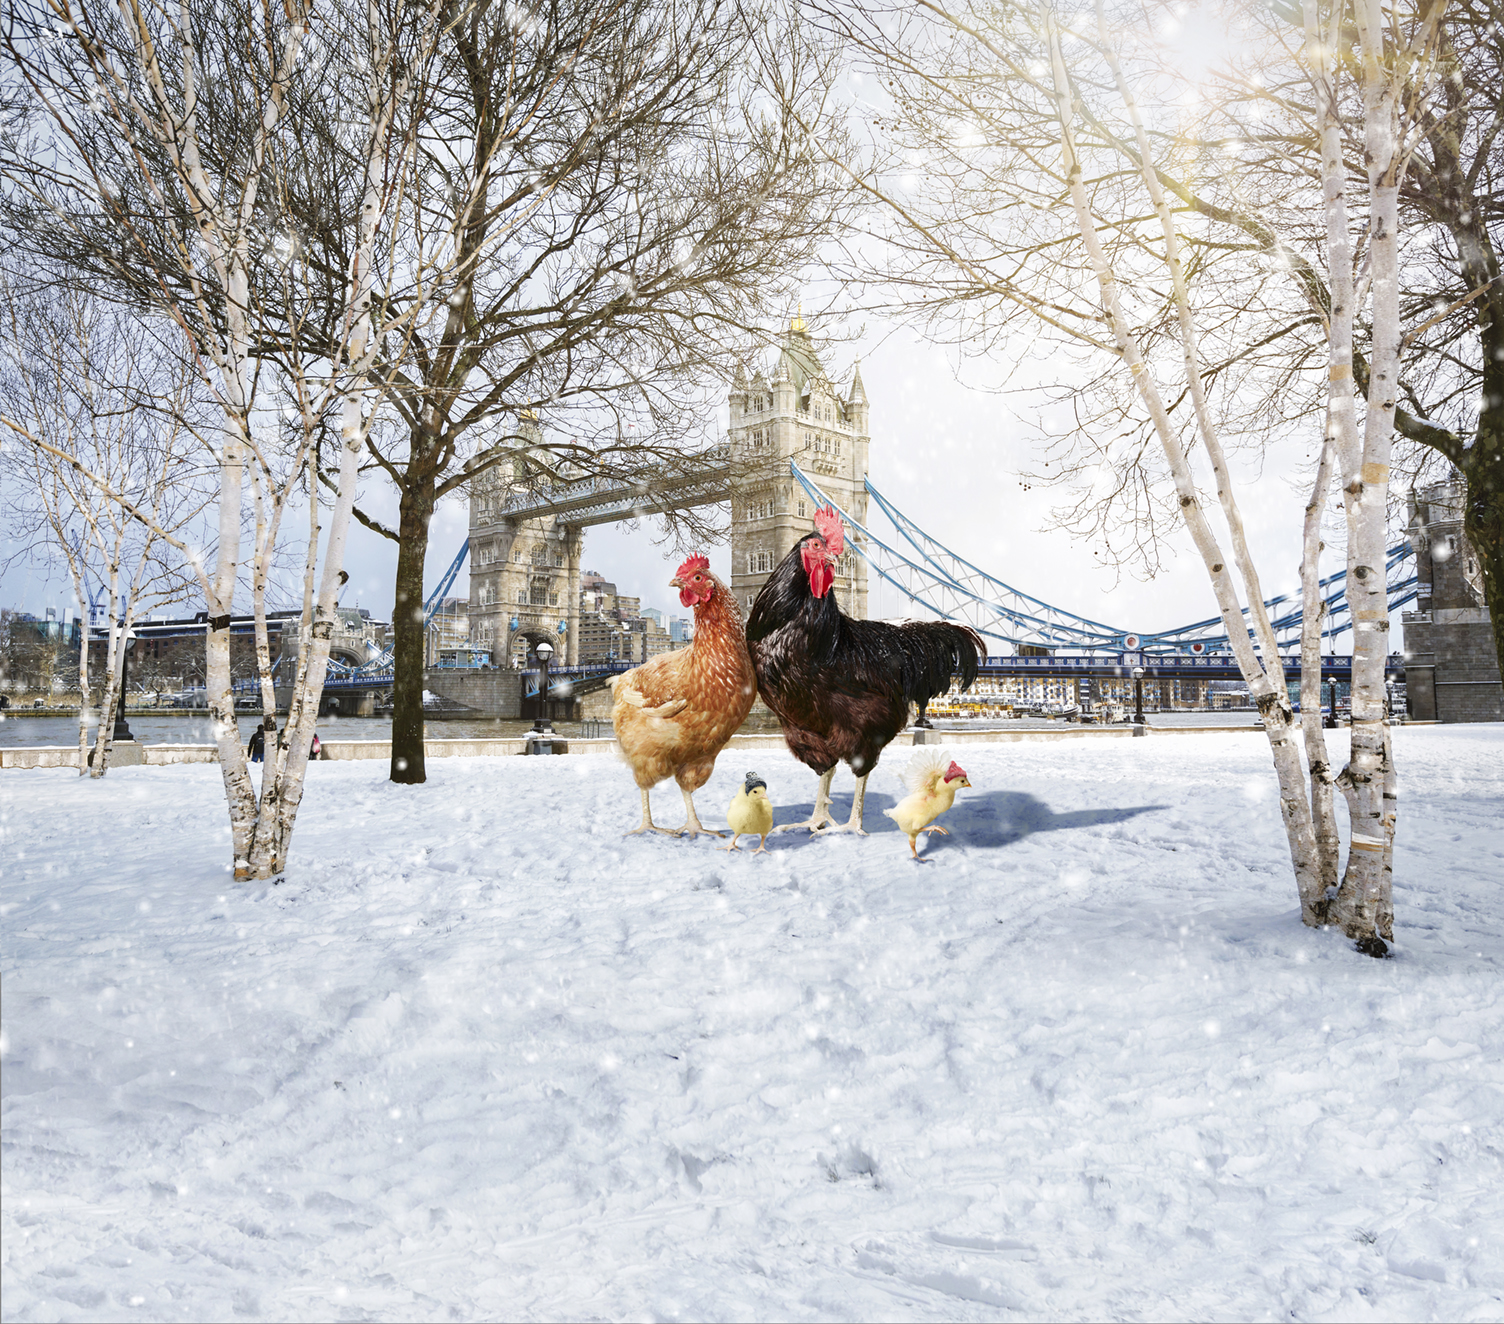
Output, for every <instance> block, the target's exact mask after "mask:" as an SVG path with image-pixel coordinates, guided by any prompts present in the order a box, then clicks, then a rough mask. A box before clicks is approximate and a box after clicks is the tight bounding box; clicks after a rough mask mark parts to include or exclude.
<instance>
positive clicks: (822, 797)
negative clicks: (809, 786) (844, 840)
mask: <svg viewBox="0 0 1504 1324" xmlns="http://www.w3.org/2000/svg"><path fill="white" fill-rule="evenodd" d="M835 775H836V770H835V769H834V768H832V769H831V770H830V771H829V772H827V773H825V774H824V775H823V776H822V777H821V778H820V786H819V789H818V790H816V791H815V808H814V811H813V812H812V813H811V814H810V816H809V817H808V818H807V819H805V820H804V822H802V823H780V824H779V825H778V826H777V827H776V828H774V829H773V831H774V832H792V831H793V830H794V829H795V828H808V829H809V830H810V831H811V832H818V831H819V830H820V829H821V828H823V827H826V826H828V825H829V824H831V823H833V822H835V819H833V818H831V816H830V780H831V778H832V777H834V776H835Z"/></svg>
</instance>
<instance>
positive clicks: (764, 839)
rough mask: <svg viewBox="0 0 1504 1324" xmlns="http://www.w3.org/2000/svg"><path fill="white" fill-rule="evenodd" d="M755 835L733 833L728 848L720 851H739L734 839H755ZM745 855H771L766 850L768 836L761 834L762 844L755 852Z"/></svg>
mask: <svg viewBox="0 0 1504 1324" xmlns="http://www.w3.org/2000/svg"><path fill="white" fill-rule="evenodd" d="M757 835H758V834H757V833H756V832H746V833H742V832H733V833H732V834H731V844H730V845H729V846H724V847H722V849H723V850H741V847H740V846H738V845H737V844H736V839H737V838H738V837H741V836H748V837H755V836H757ZM747 853H748V854H749V855H771V854H772V853H773V852H772V851H770V850H769V849H768V834H767V833H766V832H764V833H763V834H762V844H761V845H759V846H758V848H757V849H756V850H754V851H748V852H747Z"/></svg>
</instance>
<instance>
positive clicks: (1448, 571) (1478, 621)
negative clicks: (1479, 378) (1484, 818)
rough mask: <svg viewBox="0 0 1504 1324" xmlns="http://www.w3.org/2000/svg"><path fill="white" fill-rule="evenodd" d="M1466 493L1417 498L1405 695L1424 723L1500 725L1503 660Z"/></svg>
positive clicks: (1450, 489)
mask: <svg viewBox="0 0 1504 1324" xmlns="http://www.w3.org/2000/svg"><path fill="white" fill-rule="evenodd" d="M1466 499H1467V490H1466V488H1465V487H1464V486H1463V485H1462V483H1460V482H1447V483H1436V484H1434V485H1433V486H1431V487H1425V488H1422V489H1421V490H1420V491H1419V492H1414V493H1412V494H1411V496H1410V502H1409V504H1410V542H1411V545H1412V546H1413V547H1414V548H1415V577H1416V589H1417V593H1416V601H1415V610H1414V611H1407V612H1405V613H1403V615H1402V616H1401V618H1400V619H1401V624H1402V627H1403V631H1404V649H1405V698H1406V706H1407V708H1408V710H1409V714H1410V716H1411V717H1413V718H1417V719H1419V720H1422V721H1440V722H1497V721H1499V720H1500V719H1501V717H1504V711H1501V690H1500V683H1499V655H1498V652H1497V650H1496V649H1495V647H1494V633H1493V622H1492V619H1491V617H1490V616H1489V611H1488V607H1487V606H1486V605H1485V604H1484V601H1483V573H1482V568H1481V567H1480V566H1479V564H1478V554H1477V553H1476V552H1475V551H1474V550H1473V547H1472V545H1471V544H1470V543H1469V542H1468V540H1467V538H1466V537H1465V536H1464V535H1463V532H1462V512H1463V508H1464V503H1465V501H1466Z"/></svg>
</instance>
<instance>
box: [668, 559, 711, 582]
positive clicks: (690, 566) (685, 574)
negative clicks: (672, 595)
mask: <svg viewBox="0 0 1504 1324" xmlns="http://www.w3.org/2000/svg"><path fill="white" fill-rule="evenodd" d="M709 569H710V558H709V557H708V556H688V557H685V559H684V564H683V565H681V566H680V567H679V569H678V570H677V571H675V572H674V573H675V577H676V578H678V579H688V578H689V577H690V576H691V575H692V574H694V572H695V571H696V570H709Z"/></svg>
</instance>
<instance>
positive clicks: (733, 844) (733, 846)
mask: <svg viewBox="0 0 1504 1324" xmlns="http://www.w3.org/2000/svg"><path fill="white" fill-rule="evenodd" d="M739 836H741V833H740V832H733V833H732V834H731V844H730V845H729V846H727V847H726V849H727V850H741V847H740V846H738V845H737V844H736V839H737V838H738V837H739ZM752 853H753V854H754V855H755V854H757V852H756V851H753V852H752Z"/></svg>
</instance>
